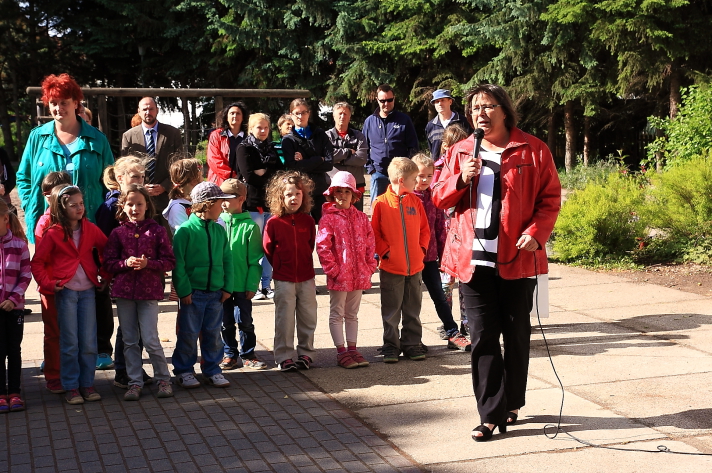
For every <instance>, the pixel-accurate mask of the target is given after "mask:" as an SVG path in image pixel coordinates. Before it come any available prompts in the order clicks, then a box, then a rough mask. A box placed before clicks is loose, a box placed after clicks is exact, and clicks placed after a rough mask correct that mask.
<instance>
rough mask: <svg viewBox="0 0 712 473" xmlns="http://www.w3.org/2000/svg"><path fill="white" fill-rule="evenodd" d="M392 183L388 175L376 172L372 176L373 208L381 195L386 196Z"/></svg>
mask: <svg viewBox="0 0 712 473" xmlns="http://www.w3.org/2000/svg"><path fill="white" fill-rule="evenodd" d="M390 183H391V181H390V180H389V179H388V174H383V173H380V172H378V171H375V172H374V173H373V174H371V207H372V208H373V204H374V203H375V202H376V198H377V197H378V196H379V195H381V194H385V193H386V191H387V190H388V184H390Z"/></svg>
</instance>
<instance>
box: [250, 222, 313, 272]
mask: <svg viewBox="0 0 712 473" xmlns="http://www.w3.org/2000/svg"><path fill="white" fill-rule="evenodd" d="M314 226H315V224H314V219H313V218H311V216H310V215H309V214H305V213H301V212H299V213H295V214H286V215H282V216H281V217H278V216H276V215H273V216H272V218H270V219H269V220H267V225H265V231H264V234H263V235H262V246H263V248H264V250H265V256H266V257H267V261H269V263H270V264H271V265H272V268H273V271H272V277H273V278H274V279H276V280H277V281H287V282H304V281H308V280H309V279H313V278H314V260H313V259H312V253H313V252H314V244H315V240H316V229H315V228H314Z"/></svg>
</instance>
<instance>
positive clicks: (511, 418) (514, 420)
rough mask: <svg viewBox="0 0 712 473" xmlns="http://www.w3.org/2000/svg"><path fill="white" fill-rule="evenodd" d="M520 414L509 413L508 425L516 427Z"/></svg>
mask: <svg viewBox="0 0 712 473" xmlns="http://www.w3.org/2000/svg"><path fill="white" fill-rule="evenodd" d="M517 417H518V414H517V413H516V412H512V411H509V412H507V425H514V424H516V423H517Z"/></svg>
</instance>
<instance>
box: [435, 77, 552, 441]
mask: <svg viewBox="0 0 712 473" xmlns="http://www.w3.org/2000/svg"><path fill="white" fill-rule="evenodd" d="M465 103H466V113H467V116H468V119H470V120H471V123H472V125H473V127H474V128H479V129H481V130H482V131H484V138H483V139H482V145H481V149H480V150H479V155H478V156H474V150H475V147H476V146H475V135H476V134H477V130H476V132H475V134H473V135H471V136H470V137H469V138H468V139H466V140H463V141H460V142H459V143H457V144H456V145H454V146H453V147H451V148H450V149H449V150H448V153H447V155H446V156H445V166H444V168H443V171H442V174H441V176H440V179H439V181H438V182H437V183H436V184H435V185H434V187H433V201H434V202H435V205H437V206H438V207H440V208H442V209H447V208H450V207H455V215H454V217H453V220H452V223H451V226H450V231H449V233H448V237H447V242H446V244H445V250H444V252H443V259H442V263H441V265H442V270H443V271H445V272H447V273H449V274H450V275H452V276H455V277H457V278H459V279H460V280H461V281H462V283H463V284H462V286H461V288H462V293H461V297H463V298H464V301H465V308H466V310H467V319H468V321H469V324H470V334H471V338H472V383H473V387H474V390H475V397H476V398H477V409H478V411H479V414H480V418H481V422H482V425H480V426H479V427H476V428H475V429H474V430H473V431H472V438H473V439H474V440H476V441H486V440H489V439H490V438H491V437H492V433H493V431H494V428H495V426H498V427H499V429H500V432H505V431H506V427H507V425H511V424H514V423H515V422H516V420H517V415H518V414H519V409H520V408H521V407H522V406H524V398H525V392H526V383H527V372H528V368H529V340H530V332H531V323H530V321H529V313H530V311H531V309H532V298H533V293H534V288H535V285H536V279H534V277H535V276H536V275H537V274H545V273H547V272H548V267H547V259H546V251H545V249H544V245H545V244H546V241H547V240H548V238H549V235H550V234H551V231H552V230H553V228H554V223H555V222H556V217H557V215H558V213H559V208H560V206H561V185H560V184H559V178H558V175H557V173H556V167H555V166H554V160H553V158H552V156H551V153H550V152H549V149H548V148H547V147H546V145H545V144H544V143H543V142H542V141H540V140H539V139H537V138H535V137H533V136H531V135H528V134H526V133H524V132H523V131H521V130H520V129H518V128H516V124H517V112H516V111H515V110H514V106H513V105H512V101H511V99H510V98H509V96H508V95H507V93H506V92H505V91H504V89H502V87H499V86H497V85H491V84H487V85H481V86H478V87H476V88H475V89H473V90H472V91H470V93H469V94H468V96H467V98H466V101H465ZM500 335H502V337H503V339H504V355H503V354H502V351H501V348H500V344H499V337H500Z"/></svg>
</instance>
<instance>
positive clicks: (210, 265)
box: [204, 220, 213, 292]
mask: <svg viewBox="0 0 712 473" xmlns="http://www.w3.org/2000/svg"><path fill="white" fill-rule="evenodd" d="M204 222H205V233H207V234H208V285H207V287H206V288H205V292H210V279H211V278H210V276H211V275H212V274H213V245H212V243H211V241H210V228H209V227H208V225H209V224H210V220H204Z"/></svg>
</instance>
